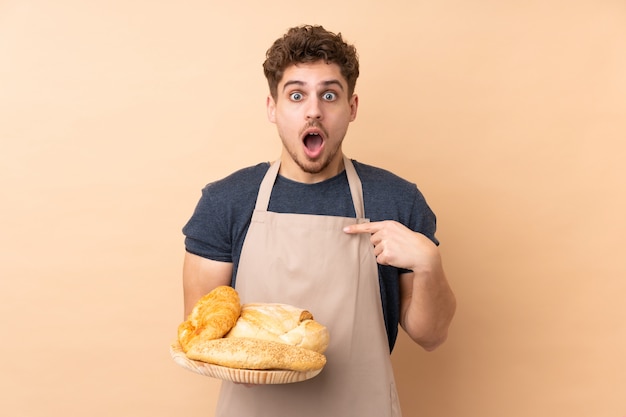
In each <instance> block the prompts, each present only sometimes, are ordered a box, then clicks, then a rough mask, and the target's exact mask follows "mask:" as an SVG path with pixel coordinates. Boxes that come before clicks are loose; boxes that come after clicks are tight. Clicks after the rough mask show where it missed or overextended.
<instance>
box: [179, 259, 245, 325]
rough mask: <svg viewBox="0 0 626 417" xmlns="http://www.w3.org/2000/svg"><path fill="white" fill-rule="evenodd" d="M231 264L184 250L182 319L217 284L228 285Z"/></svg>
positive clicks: (231, 269) (231, 271)
mask: <svg viewBox="0 0 626 417" xmlns="http://www.w3.org/2000/svg"><path fill="white" fill-rule="evenodd" d="M232 273H233V264H232V263H229V262H218V261H212V260H210V259H206V258H203V257H201V256H198V255H193V254H191V253H189V252H185V260H184V263H183V295H184V303H185V305H184V308H185V311H184V319H186V318H187V316H188V315H189V313H191V310H193V307H194V306H195V305H196V303H197V302H198V300H199V299H200V298H201V297H202V296H203V295H205V294H207V293H209V292H210V291H211V290H212V289H214V288H215V287H217V286H219V285H230V280H231V276H232Z"/></svg>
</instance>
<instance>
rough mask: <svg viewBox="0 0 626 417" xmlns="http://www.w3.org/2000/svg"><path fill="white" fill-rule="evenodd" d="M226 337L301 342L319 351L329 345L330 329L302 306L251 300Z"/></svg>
mask: <svg viewBox="0 0 626 417" xmlns="http://www.w3.org/2000/svg"><path fill="white" fill-rule="evenodd" d="M225 337H226V338H235V337H238V338H252V339H260V340H267V341H272V342H280V343H285V344H288V345H291V346H298V347H302V348H305V349H309V350H312V351H315V352H318V353H324V351H325V350H326V348H327V347H328V342H329V333H328V329H327V328H326V327H325V326H324V325H322V324H320V323H318V322H317V321H315V319H314V318H313V315H312V314H311V313H310V312H309V311H307V310H303V309H301V308H297V307H294V306H291V305H288V304H278V303H248V304H244V305H243V306H242V307H241V313H240V316H239V319H238V320H237V322H236V323H235V325H234V327H233V328H232V329H231V330H230V331H229V332H228V333H227V334H226V336H225Z"/></svg>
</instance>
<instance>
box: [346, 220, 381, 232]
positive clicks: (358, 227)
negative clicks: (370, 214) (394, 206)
mask: <svg viewBox="0 0 626 417" xmlns="http://www.w3.org/2000/svg"><path fill="white" fill-rule="evenodd" d="M381 228H382V225H381V222H371V223H360V224H352V225H350V226H346V227H344V228H343V231H344V232H345V233H350V234H353V233H372V234H373V233H376V232H378V231H379V230H380V229H381Z"/></svg>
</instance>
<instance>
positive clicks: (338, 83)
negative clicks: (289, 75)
mask: <svg viewBox="0 0 626 417" xmlns="http://www.w3.org/2000/svg"><path fill="white" fill-rule="evenodd" d="M321 84H322V85H323V86H324V87H329V86H331V85H336V86H338V87H339V89H340V90H341V91H343V84H341V81H339V80H328V81H324V82H322V83H321ZM290 85H298V86H304V85H306V83H305V82H304V81H299V80H291V81H287V82H286V83H285V85H283V91H285V90H286V89H287V87H289V86H290Z"/></svg>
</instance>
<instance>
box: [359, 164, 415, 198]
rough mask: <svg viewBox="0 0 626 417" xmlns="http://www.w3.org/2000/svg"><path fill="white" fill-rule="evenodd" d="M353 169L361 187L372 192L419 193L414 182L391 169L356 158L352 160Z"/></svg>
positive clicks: (393, 193) (412, 194) (389, 193)
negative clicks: (359, 160)
mask: <svg viewBox="0 0 626 417" xmlns="http://www.w3.org/2000/svg"><path fill="white" fill-rule="evenodd" d="M352 163H353V164H354V169H355V170H356V172H357V174H359V178H360V179H361V183H362V184H363V187H364V188H366V189H368V190H370V191H372V192H383V193H386V194H387V195H390V196H391V195H396V194H400V195H406V194H407V193H408V194H410V195H411V196H415V194H416V193H419V191H418V189H417V186H416V184H415V183H413V182H411V181H408V180H406V179H404V178H402V177H400V176H398V175H396V174H394V173H393V172H391V171H388V170H386V169H383V168H379V167H375V166H373V165H368V164H364V163H362V162H358V161H356V160H352Z"/></svg>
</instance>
